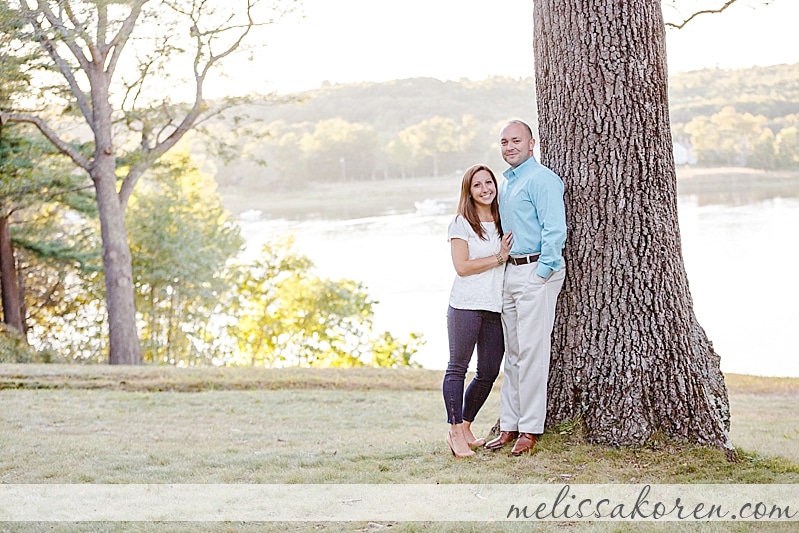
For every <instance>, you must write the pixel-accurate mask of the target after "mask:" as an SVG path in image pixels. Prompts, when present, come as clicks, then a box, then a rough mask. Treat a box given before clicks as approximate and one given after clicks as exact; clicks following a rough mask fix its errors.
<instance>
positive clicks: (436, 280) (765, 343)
mask: <svg viewBox="0 0 799 533" xmlns="http://www.w3.org/2000/svg"><path fill="white" fill-rule="evenodd" d="M766 196H768V195H766ZM448 211H449V213H451V209H448ZM678 212H679V219H680V230H681V235H682V240H683V256H684V259H685V268H686V270H687V272H688V280H689V283H690V289H691V294H692V296H693V299H694V310H695V312H696V315H697V318H698V319H699V322H700V324H701V325H702V326H703V327H704V329H705V331H706V332H707V334H708V337H709V338H710V339H711V341H712V342H713V345H714V347H715V349H716V351H717V353H719V354H720V355H721V369H722V371H724V372H729V373H740V374H753V375H762V376H792V377H799V276H798V275H797V265H799V194H797V195H795V196H787V197H774V198H765V199H764V198H763V195H762V194H761V195H756V196H755V197H753V198H752V199H751V200H747V199H746V198H744V199H743V200H742V197H741V195H740V194H738V195H736V196H735V198H734V199H733V200H730V198H725V197H724V196H723V195H722V197H720V198H716V199H713V198H711V199H708V198H707V197H703V196H698V195H686V194H683V195H681V196H680V197H679V201H678ZM449 213H447V214H427V213H425V212H424V211H423V210H420V211H418V212H415V213H404V214H390V215H384V216H375V217H370V218H358V219H351V220H307V221H288V220H264V221H254V222H242V228H243V234H244V236H245V238H246V239H247V241H248V246H249V247H251V249H257V248H259V247H260V244H261V243H262V242H263V241H264V240H265V239H266V238H268V237H269V236H270V235H273V234H276V233H277V234H281V233H293V234H294V236H295V239H296V247H297V250H298V251H299V252H301V253H303V254H305V255H307V256H309V257H310V258H311V259H312V260H313V261H314V263H315V264H316V267H317V273H318V274H319V275H320V276H323V277H330V278H349V279H354V280H357V281H362V282H364V283H365V285H366V286H367V287H368V289H369V293H370V295H371V296H372V297H373V298H374V299H376V300H378V301H379V303H378V304H377V305H376V307H375V311H376V315H375V325H376V327H377V329H379V330H389V331H390V332H391V333H392V334H394V335H395V336H400V337H404V336H405V335H406V334H407V333H409V332H419V333H421V334H423V335H424V338H425V339H426V344H425V345H424V346H422V348H421V349H420V350H419V352H418V353H417V355H416V357H415V359H416V361H417V362H419V363H420V364H422V365H423V366H424V367H426V368H431V369H444V368H446V365H447V360H448V349H447V340H446V309H447V301H448V298H449V290H450V286H451V284H452V280H453V277H454V275H455V274H454V270H453V267H452V262H451V259H450V256H449V244H448V243H447V237H446V231H447V225H448V224H449V221H450V219H451V217H452V215H451V214H449Z"/></svg>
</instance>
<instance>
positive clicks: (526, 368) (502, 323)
mask: <svg viewBox="0 0 799 533" xmlns="http://www.w3.org/2000/svg"><path fill="white" fill-rule="evenodd" d="M500 145H501V149H502V158H503V159H504V160H505V162H506V163H508V164H509V165H510V168H509V169H508V170H506V171H505V172H504V173H503V175H504V176H505V180H504V181H503V182H502V184H501V185H499V186H498V184H497V180H496V177H495V176H494V174H493V172H491V169H489V168H488V167H487V166H485V165H475V166H473V167H471V168H470V169H469V170H467V171H466V173H465V174H464V176H463V183H462V185H461V194H460V200H459V203H458V214H457V215H456V216H455V218H454V220H453V221H452V223H451V224H450V226H449V232H448V233H449V241H450V246H451V249H452V262H453V264H454V266H455V271H456V272H457V274H458V275H457V277H456V278H455V282H454V283H453V286H452V292H451V294H450V300H449V309H448V311H447V330H448V335H449V352H450V359H449V365H448V366H447V371H446V373H445V375H444V385H443V389H444V403H445V405H446V408H447V421H448V422H449V424H450V430H449V432H448V433H447V437H446V440H447V443H448V444H449V446H450V449H451V450H452V453H453V454H454V455H455V456H456V457H468V456H471V455H474V452H473V451H472V448H478V447H480V446H485V447H486V448H487V449H490V450H499V449H500V448H502V447H504V446H505V445H507V444H510V443H514V445H513V448H512V450H511V454H512V455H514V456H518V455H522V454H523V453H525V452H528V451H530V450H531V449H532V448H533V447H534V446H535V443H536V440H537V438H538V435H540V434H542V433H543V432H544V421H545V418H546V411H547V380H548V378H549V358H550V345H551V334H552V327H553V324H554V321H555V304H556V301H557V298H558V293H559V292H560V289H561V287H562V286H563V278H564V277H565V274H566V270H565V265H564V262H563V255H562V250H563V244H564V242H565V241H566V216H565V208H564V204H563V181H562V180H561V179H560V178H559V177H558V176H557V175H556V174H555V173H554V172H552V171H551V170H549V169H548V168H546V167H544V166H543V165H541V164H539V163H538V162H537V161H536V160H535V157H533V147H534V146H535V140H534V139H533V133H532V130H531V129H530V126H528V125H527V124H525V123H524V122H521V121H518V120H514V121H511V122H508V123H507V124H505V126H504V127H503V128H502V130H501V133H500ZM475 346H476V347H477V372H476V373H475V376H474V379H473V380H472V382H471V383H470V384H469V386H468V388H467V389H466V392H465V394H464V390H463V389H464V381H465V378H466V372H467V369H468V366H469V362H470V360H471V357H472V353H473V352H474V349H475ZM503 353H504V354H505V367H504V372H505V377H504V379H503V382H502V389H501V393H500V420H499V425H500V435H499V437H497V438H495V439H494V440H491V441H489V442H487V443H486V441H485V439H478V438H476V437H475V436H474V434H473V433H472V431H471V423H472V422H473V421H474V418H475V416H476V415H477V412H478V411H479V410H480V408H481V407H482V406H483V404H484V403H485V401H486V399H487V398H488V395H489V393H490V392H491V388H492V386H493V384H494V381H495V380H496V378H497V376H498V375H499V368H500V365H501V364H502V356H503ZM514 441H515V442H514Z"/></svg>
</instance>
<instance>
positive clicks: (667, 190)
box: [534, 0, 734, 455]
mask: <svg viewBox="0 0 799 533" xmlns="http://www.w3.org/2000/svg"><path fill="white" fill-rule="evenodd" d="M534 16H535V30H534V33H535V39H534V48H535V68H536V90H537V100H538V111H539V117H540V118H539V131H540V137H541V138H540V141H541V157H542V160H543V162H544V163H545V164H547V165H548V166H550V167H551V168H552V169H553V170H554V171H555V172H557V173H558V174H559V175H560V176H562V177H563V179H564V183H565V186H566V205H567V216H568V220H569V237H568V240H567V244H566V249H565V251H564V257H565V259H566V265H567V269H568V270H567V272H568V274H567V278H566V282H565V285H564V288H563V291H562V292H561V295H560V299H559V303H558V312H557V318H556V324H555V330H554V332H553V354H552V365H551V370H550V376H549V387H550V389H549V390H550V399H549V407H548V414H549V416H548V422H549V423H550V424H557V423H559V422H561V421H564V420H570V419H575V418H578V417H581V418H582V420H583V423H584V427H585V430H586V435H587V439H588V440H589V441H591V442H597V443H606V444H612V445H640V444H642V443H644V442H646V441H647V440H648V439H649V438H650V437H651V436H652V435H653V434H654V433H655V432H658V431H662V432H663V433H665V434H666V435H668V436H670V437H672V438H675V439H679V440H685V441H690V442H694V443H699V444H705V445H712V446H717V447H722V448H725V449H726V450H727V451H728V453H729V454H730V455H732V454H733V453H734V451H733V448H732V445H731V443H730V438H729V433H728V431H729V425H730V412H729V403H728V400H727V391H726V387H725V384H724V378H723V375H722V373H721V371H720V368H719V356H718V355H717V354H716V352H715V351H714V350H713V345H712V344H711V342H710V341H709V340H708V338H707V335H706V334H705V331H704V330H703V329H702V327H701V326H700V325H699V323H698V321H697V319H696V316H695V315H694V311H693V303H692V299H691V294H690V291H689V288H688V279H687V276H686V272H685V268H684V264H683V257H682V251H681V243H680V231H679V227H678V221H677V191H676V174H675V168H674V159H673V154H672V143H671V133H670V128H669V111H668V94H667V81H668V77H667V66H666V38H665V27H664V20H663V15H662V12H661V5H660V1H659V0H536V2H535V14H534Z"/></svg>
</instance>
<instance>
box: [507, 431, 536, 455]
mask: <svg viewBox="0 0 799 533" xmlns="http://www.w3.org/2000/svg"><path fill="white" fill-rule="evenodd" d="M536 442H538V437H536V436H535V435H533V434H532V433H522V434H520V435H519V440H517V441H516V444H514V445H513V449H512V450H511V451H510V454H511V455H513V456H519V455H521V454H523V453H527V452H529V451H530V450H532V449H533V446H535V443H536Z"/></svg>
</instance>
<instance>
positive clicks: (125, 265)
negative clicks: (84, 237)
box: [2, 0, 290, 364]
mask: <svg viewBox="0 0 799 533" xmlns="http://www.w3.org/2000/svg"><path fill="white" fill-rule="evenodd" d="M258 4H259V1H258V0H237V1H234V2H214V3H209V2H193V1H189V0H178V1H176V2H171V1H157V0H130V1H128V2H107V1H94V0H42V1H39V2H36V3H33V4H32V3H31V2H30V1H29V0H19V1H18V2H16V4H15V5H16V8H17V9H16V11H17V12H16V13H15V15H17V16H18V18H19V19H20V20H23V21H24V22H25V24H26V26H27V28H28V31H29V40H28V42H36V43H38V44H39V45H40V46H41V49H42V50H43V52H44V53H45V55H46V56H47V57H48V58H49V65H50V66H51V67H52V69H53V71H54V72H57V73H58V75H60V77H61V79H62V81H63V84H61V85H59V86H58V87H56V90H54V91H48V94H47V95H46V96H47V97H48V98H50V100H51V101H53V102H58V103H60V104H61V105H62V106H63V107H64V108H68V109H70V110H73V111H74V112H75V113H76V115H77V116H78V117H80V119H79V120H82V122H83V123H84V124H85V125H86V126H88V128H89V130H90V131H91V143H90V145H89V146H88V149H87V150H82V149H80V148H79V147H77V146H76V144H75V142H74V141H75V139H71V138H70V137H69V135H70V132H71V131H74V127H73V126H74V124H70V123H65V121H63V120H60V121H54V120H52V117H51V115H47V114H45V113H37V112H23V111H19V110H16V111H11V112H5V111H4V112H3V113H2V121H3V122H8V121H11V122H25V123H30V124H33V125H35V126H36V127H37V128H38V129H39V131H40V132H41V133H42V134H43V135H44V136H45V137H46V138H47V139H48V140H49V141H50V142H51V143H52V144H53V145H54V146H55V147H57V148H58V150H60V151H61V152H63V153H64V154H66V155H67V156H68V157H69V158H70V159H71V160H72V161H73V162H74V163H75V165H77V166H78V167H79V168H81V169H83V171H85V173H86V174H87V175H88V176H90V177H91V180H92V183H93V185H94V187H95V191H96V195H95V197H96V201H97V207H98V213H99V219H100V225H101V229H102V243H103V269H104V274H105V283H106V305H107V312H108V322H109V362H110V363H112V364H138V363H140V362H141V348H140V346H139V339H138V332H137V329H136V326H137V324H136V311H135V301H134V289H133V273H132V264H131V255H130V247H129V245H128V235H127V228H126V227H125V212H126V208H127V204H128V200H129V199H130V196H131V194H132V192H133V189H134V188H135V186H136V184H137V182H138V181H139V179H140V178H141V177H142V175H143V174H144V173H145V171H146V170H147V169H148V168H150V167H151V166H152V165H153V164H154V163H155V162H156V161H158V160H159V159H160V158H161V156H163V155H164V154H165V153H167V152H168V151H169V150H170V149H172V148H173V147H174V146H175V145H176V144H177V143H178V141H180V140H181V139H182V138H183V136H184V135H185V133H186V132H187V131H189V130H190V129H192V128H193V127H195V126H196V125H197V124H198V122H199V121H201V120H202V119H203V117H207V116H208V114H209V110H210V108H209V105H208V103H207V102H206V99H205V97H204V93H203V88H204V85H205V82H206V80H207V79H208V77H209V76H210V75H212V73H213V71H214V69H216V68H218V67H219V65H220V63H221V62H222V61H223V60H224V59H225V58H227V57H228V56H230V55H231V54H233V53H234V52H236V51H237V50H238V49H240V48H241V46H242V43H243V41H244V39H245V38H246V37H247V35H248V34H249V33H250V31H251V30H252V29H253V28H254V27H256V26H257V25H258V22H257V19H259V18H260V19H261V20H264V19H267V14H266V13H264V12H259V9H258ZM289 5H290V3H289ZM3 6H4V7H7V8H9V9H10V7H9V6H10V3H9V2H3ZM267 9H269V11H270V13H272V14H275V15H277V16H279V15H281V14H282V13H283V12H284V9H283V5H281V4H280V3H275V4H270V5H269V6H267ZM132 40H135V41H136V49H135V50H133V51H131V53H129V54H128V55H124V54H123V52H124V51H125V50H126V47H127V45H128V44H129V42H131V41H132ZM118 67H122V68H118ZM181 72H182V73H183V75H185V77H186V78H187V79H188V81H187V82H186V83H184V80H183V79H181V74H180V73H181ZM175 86H184V87H186V88H187V90H186V92H185V93H184V94H186V95H187V96H188V99H189V103H188V104H185V103H182V102H180V99H181V98H180V97H176V96H175V91H174V90H170V89H173V88H174V87H175ZM176 100H177V101H176ZM120 160H124V161H126V162H127V166H126V167H125V168H126V171H125V173H124V174H123V175H117V162H118V161H120Z"/></svg>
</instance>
